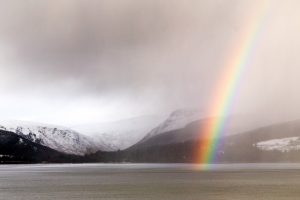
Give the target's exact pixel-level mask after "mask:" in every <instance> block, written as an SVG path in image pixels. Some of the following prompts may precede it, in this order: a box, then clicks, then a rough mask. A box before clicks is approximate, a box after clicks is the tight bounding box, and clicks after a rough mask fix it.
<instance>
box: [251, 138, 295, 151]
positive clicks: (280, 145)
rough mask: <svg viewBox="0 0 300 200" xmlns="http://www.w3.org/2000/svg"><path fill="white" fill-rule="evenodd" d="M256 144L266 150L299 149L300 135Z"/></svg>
mask: <svg viewBox="0 0 300 200" xmlns="http://www.w3.org/2000/svg"><path fill="white" fill-rule="evenodd" d="M254 146H256V147H258V148H259V149H261V150H265V151H273V150H277V151H281V152H288V151H291V150H299V149H300V140H299V137H287V138H280V139H272V140H266V141H261V142H258V143H256V144H254Z"/></svg>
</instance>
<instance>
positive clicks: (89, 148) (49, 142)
mask: <svg viewBox="0 0 300 200" xmlns="http://www.w3.org/2000/svg"><path fill="white" fill-rule="evenodd" d="M0 129H1V130H5V131H10V132H14V133H16V134H18V135H20V136H23V137H25V138H26V139H28V140H30V141H32V142H35V143H38V144H41V145H43V146H47V147H49V148H52V149H55V150H57V151H59V152H63V153H67V154H75V155H84V154H86V153H91V152H95V151H97V150H100V149H102V148H104V147H103V146H102V145H101V144H98V143H96V142H94V141H93V140H92V139H91V138H89V137H87V136H84V135H81V134H80V133H78V132H76V131H74V130H71V129H68V128H65V127H61V126H54V125H48V124H40V123H33V122H24V121H0Z"/></svg>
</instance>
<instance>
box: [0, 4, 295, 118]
mask: <svg viewBox="0 0 300 200" xmlns="http://www.w3.org/2000/svg"><path fill="white" fill-rule="evenodd" d="M270 2H271V3H270V8H269V13H268V17H269V19H267V20H266V22H265V24H264V25H263V31H262V33H261V35H260V39H259V42H258V43H259V44H258V45H257V49H256V50H255V52H254V55H253V58H251V67H249V69H248V71H247V73H248V75H247V76H245V80H244V84H243V87H242V88H241V93H240V101H241V102H242V103H240V104H239V105H237V106H236V109H237V111H242V110H244V111H253V110H255V109H256V108H260V109H262V110H264V111H263V112H264V113H269V111H270V110H271V109H270V108H269V107H270V106H269V105H268V103H266V102H268V100H269V99H270V98H273V97H276V98H277V97H278V102H277V104H280V105H284V103H286V102H287V101H286V100H284V99H283V98H282V96H288V95H291V94H292V95H293V96H294V98H293V99H294V101H296V100H298V99H299V97H300V95H298V94H297V95H296V94H295V91H294V90H293V89H291V87H292V86H294V85H297V84H298V83H299V82H298V81H297V76H296V74H297V72H299V70H298V68H297V65H298V64H299V61H300V60H299V59H298V58H297V57H298V56H297V52H298V50H299V45H298V44H299V42H300V40H299V39H297V38H298V37H297V35H298V34H299V31H300V28H299V26H298V25H297V22H296V21H295V20H296V19H298V18H299V14H298V12H297V10H296V9H295V8H297V6H299V3H298V1H295V0H291V1H289V2H284V3H283V2H282V3H281V2H277V1H270ZM260 4H261V1H259V0H255V1H238V0H229V1H228V0H226V1H225V0H213V1H211V0H205V1H197V0H188V1H175V0H174V1H173V0H172V1H161V0H151V1H140V0H113V1H111V0H102V1H96V0H89V1H85V0H61V1H52V0H42V1H34V0H28V1H21V0H11V1H5V0H1V1H0V53H1V55H0V63H1V65H0V72H1V74H0V78H1V81H0V83H1V84H2V87H1V88H0V91H2V93H3V94H6V97H7V98H6V100H7V101H8V100H9V98H8V96H9V97H10V98H14V96H15V97H20V95H21V97H22V98H23V99H24V100H26V99H27V101H30V99H31V98H33V97H34V98H35V99H40V101H41V102H45V103H42V104H41V105H40V107H41V108H42V107H43V106H50V105H48V104H49V103H46V102H48V101H45V99H47V100H48V99H49V98H52V99H53V100H55V101H56V102H61V103H58V104H59V105H64V103H66V102H69V101H70V100H71V99H82V98H86V97H89V98H92V99H94V100H93V101H95V102H97V101H98V100H99V101H101V99H109V100H107V101H112V102H115V103H113V105H119V104H118V102H119V101H124V102H127V104H128V106H129V104H130V103H128V102H132V103H131V104H132V105H130V106H129V107H130V108H132V109H133V107H135V106H136V107H137V108H136V111H133V112H134V113H135V114H138V113H139V111H140V113H144V112H146V113H147V112H149V110H151V111H153V109H154V110H157V112H162V111H163V110H166V111H169V110H172V109H174V108H177V107H181V106H190V105H193V106H195V105H196V106H199V107H201V108H205V107H206V106H207V105H209V101H210V99H211V97H212V95H213V93H214V92H213V91H214V88H215V87H216V83H217V82H218V79H219V75H220V70H222V69H223V68H224V65H225V64H224V63H226V62H228V60H229V59H231V58H230V57H231V56H233V55H232V54H234V52H232V51H233V50H232V49H233V48H232V47H233V46H234V45H235V43H236V42H235V40H236V41H238V39H237V38H239V37H240V33H241V32H242V31H243V29H246V28H247V26H248V25H247V24H248V23H250V21H249V16H251V13H252V12H253V10H256V7H259V6H260ZM287 68H288V69H289V72H288V73H287V74H286V76H289V77H291V78H290V79H289V80H285V79H284V80H282V74H283V71H284V70H285V69H287ZM283 81H284V82H285V83H284V84H281V83H282V82H283ZM262 85H263V86H262ZM274 85H276V86H278V87H276V88H275V89H274ZM264 87H265V88H264ZM262 88H263V89H262ZM278 93H279V95H278ZM280 94H281V95H280ZM282 94H284V95H282ZM4 99H5V98H4ZM279 99H280V100H279ZM135 100H138V102H136V101H135ZM293 103H294V104H297V105H298V103H295V102H293ZM80 104H83V103H80ZM275 104H276V103H275ZM113 105H112V107H113ZM289 105H290V104H289ZM51 106H53V105H51ZM74 106H76V103H74ZM97 106H98V105H97ZM123 106H126V105H125V103H124V105H123ZM12 107H13V106H12ZM21 107H22V106H21ZM100 107H101V106H100ZM100 107H99V111H98V112H101V108H100ZM145 107H147V109H146V108H145ZM290 107H291V108H289V109H287V110H293V108H294V107H293V106H290ZM281 108H282V109H280V110H285V109H286V106H281ZM12 109H13V108H12ZM59 109H61V106H56V107H55V106H53V110H58V111H56V113H57V112H59ZM28 110H30V108H28ZM133 110H134V109H133ZM278 112H279V111H278ZM16 113H18V112H16ZM297 114H298V112H296V113H295V114H294V116H297ZM32 115H34V113H33V114H32ZM45 115H47V114H46V113H45ZM16 116H17V114H16ZM3 117H5V116H3ZM25 118H26V117H25ZM112 118H113V117H112Z"/></svg>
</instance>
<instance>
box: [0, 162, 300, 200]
mask: <svg viewBox="0 0 300 200" xmlns="http://www.w3.org/2000/svg"><path fill="white" fill-rule="evenodd" d="M204 168H209V169H210V170H208V171H203V170H201V169H204ZM299 188H300V164H222V165H209V166H203V165H193V164H49V165H2V166H0V199H1V200H2V199H3V200H4V199H5V200H7V199H12V200H17V199H18V200H19V199H42V200H44V199H56V200H58V199H66V200H69V199H110V200H113V199H142V200H143V199H180V200H182V199H197V200H198V199H205V200H206V199H208V200H209V199H230V200H231V199H267V200H268V199H270V200H271V199H298V197H299V195H300V190H299Z"/></svg>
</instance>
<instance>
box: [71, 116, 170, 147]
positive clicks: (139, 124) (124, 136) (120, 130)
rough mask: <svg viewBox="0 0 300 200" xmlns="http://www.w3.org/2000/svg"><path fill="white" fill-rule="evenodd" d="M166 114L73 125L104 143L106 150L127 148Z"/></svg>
mask: <svg viewBox="0 0 300 200" xmlns="http://www.w3.org/2000/svg"><path fill="white" fill-rule="evenodd" d="M163 119H164V116H141V117H135V118H130V119H124V120H120V121H115V122H108V123H99V124H87V125H81V126H75V127H72V128H73V129H74V130H77V131H78V132H80V133H82V134H85V135H87V136H90V137H93V139H94V140H95V141H96V142H97V143H100V144H104V146H105V147H106V149H105V150H106V151H116V150H123V149H126V148H128V147H130V146H132V145H134V144H135V143H137V142H138V141H140V140H141V139H142V138H143V137H145V135H146V134H147V133H149V132H150V131H151V130H152V129H153V128H154V127H156V126H157V125H158V124H159V123H160V122H161V121H162V120H163Z"/></svg>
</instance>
